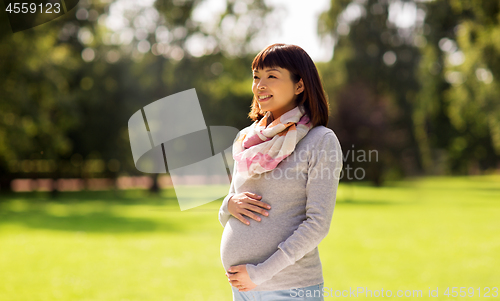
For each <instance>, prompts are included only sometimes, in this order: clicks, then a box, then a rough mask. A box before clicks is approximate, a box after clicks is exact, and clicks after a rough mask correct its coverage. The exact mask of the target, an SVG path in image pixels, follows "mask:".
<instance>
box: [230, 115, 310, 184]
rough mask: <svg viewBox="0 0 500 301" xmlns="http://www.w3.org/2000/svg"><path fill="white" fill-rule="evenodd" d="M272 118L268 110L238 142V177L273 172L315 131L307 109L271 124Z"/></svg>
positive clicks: (235, 144)
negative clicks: (311, 130)
mask: <svg viewBox="0 0 500 301" xmlns="http://www.w3.org/2000/svg"><path fill="white" fill-rule="evenodd" d="M270 117H271V112H269V111H268V112H267V113H266V115H265V116H264V117H263V118H261V120H256V121H255V122H254V123H253V124H252V125H251V126H249V127H248V128H245V129H243V130H242V131H241V132H240V134H239V136H238V139H236V140H235V142H234V144H233V158H234V160H235V164H238V165H237V173H238V175H241V176H243V177H245V178H249V177H251V176H253V175H255V174H262V173H264V172H267V171H270V170H273V169H274V168H275V167H276V166H277V165H278V164H279V163H280V162H281V161H282V160H283V159H285V158H286V157H288V156H289V155H290V154H291V153H292V152H293V151H294V150H295V146H296V145H297V143H298V142H299V141H300V140H301V139H302V138H304V136H305V135H306V134H307V133H308V132H309V130H310V129H311V128H312V123H311V122H310V119H309V116H307V114H306V113H305V109H304V107H303V106H296V107H295V108H293V109H292V110H290V111H288V112H286V113H284V114H283V115H281V116H280V117H279V118H278V119H276V120H273V122H271V124H269V125H267V123H268V120H269V118H270ZM266 125H267V126H266ZM233 176H234V175H233Z"/></svg>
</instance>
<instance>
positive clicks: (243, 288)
mask: <svg viewBox="0 0 500 301" xmlns="http://www.w3.org/2000/svg"><path fill="white" fill-rule="evenodd" d="M226 276H227V278H228V281H229V283H231V285H232V286H234V287H236V288H237V289H238V290H239V291H240V292H247V291H249V290H252V289H254V288H255V287H256V286H257V284H255V283H253V282H252V280H250V276H249V275H248V272H247V267H246V264H240V265H235V266H232V267H230V268H229V269H228V271H227V272H226Z"/></svg>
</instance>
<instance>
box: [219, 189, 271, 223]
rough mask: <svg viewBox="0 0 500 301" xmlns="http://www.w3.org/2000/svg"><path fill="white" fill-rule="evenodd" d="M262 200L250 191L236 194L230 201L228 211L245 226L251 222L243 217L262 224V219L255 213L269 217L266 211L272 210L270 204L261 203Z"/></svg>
mask: <svg viewBox="0 0 500 301" xmlns="http://www.w3.org/2000/svg"><path fill="white" fill-rule="evenodd" d="M260 199H262V196H260V195H257V194H255V193H251V192H248V191H246V192H242V193H239V194H235V195H233V196H232V197H231V198H230V199H229V201H228V203H227V210H228V211H229V213H231V215H232V216H234V217H236V218H237V219H238V220H239V221H241V222H242V223H244V224H247V225H250V222H249V221H248V220H247V219H245V218H244V217H243V215H246V216H248V217H250V218H252V219H254V220H256V221H258V222H260V220H261V218H260V217H259V216H257V214H255V213H260V214H262V215H264V216H268V215H269V212H267V211H266V210H265V209H271V206H270V205H269V204H266V203H264V202H262V201H260ZM254 212H255V213H254Z"/></svg>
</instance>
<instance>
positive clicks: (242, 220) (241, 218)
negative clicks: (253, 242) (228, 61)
mask: <svg viewBox="0 0 500 301" xmlns="http://www.w3.org/2000/svg"><path fill="white" fill-rule="evenodd" d="M236 218H237V219H238V220H239V221H240V222H242V223H244V224H246V225H250V222H249V221H248V220H247V219H245V218H244V217H243V215H241V213H237V214H236Z"/></svg>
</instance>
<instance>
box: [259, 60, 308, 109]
mask: <svg viewBox="0 0 500 301" xmlns="http://www.w3.org/2000/svg"><path fill="white" fill-rule="evenodd" d="M290 75H291V74H290V71H288V70H287V69H283V68H280V67H275V68H264V69H257V70H253V84H252V91H253V94H254V95H255V98H257V101H258V103H259V105H260V108H261V109H262V110H263V111H271V113H272V114H273V118H274V119H277V118H278V117H279V116H281V115H283V113H286V112H288V111H290V110H291V109H293V108H295V106H296V104H295V99H296V98H297V95H299V94H300V93H301V92H302V91H304V83H303V81H302V79H300V81H299V82H298V83H296V84H295V83H294V82H293V81H292V79H291V76H290Z"/></svg>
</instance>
